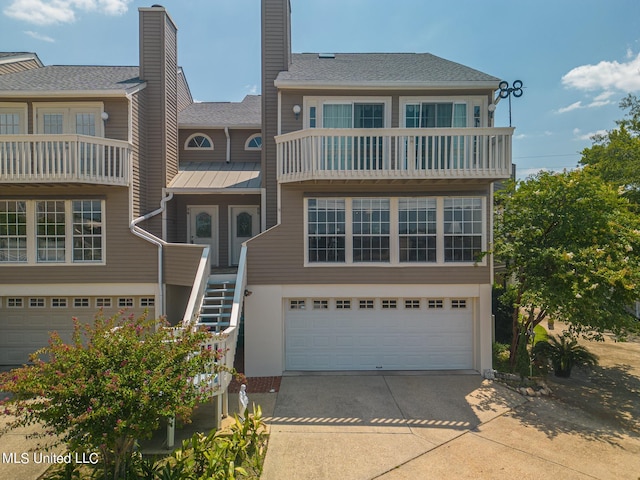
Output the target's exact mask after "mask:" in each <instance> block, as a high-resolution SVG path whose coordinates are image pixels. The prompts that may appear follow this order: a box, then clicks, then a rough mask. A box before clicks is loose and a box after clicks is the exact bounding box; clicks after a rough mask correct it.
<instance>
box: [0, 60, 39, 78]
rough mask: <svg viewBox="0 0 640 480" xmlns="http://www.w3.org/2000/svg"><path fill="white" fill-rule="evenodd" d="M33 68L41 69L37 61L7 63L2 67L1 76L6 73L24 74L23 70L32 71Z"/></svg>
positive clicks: (0, 68) (0, 69) (0, 67)
mask: <svg viewBox="0 0 640 480" xmlns="http://www.w3.org/2000/svg"><path fill="white" fill-rule="evenodd" d="M33 68H39V65H38V62H36V61H35V60H25V61H22V62H13V63H5V64H2V65H0V75H4V74H5V73H14V72H22V71H23V70H31V69H33Z"/></svg>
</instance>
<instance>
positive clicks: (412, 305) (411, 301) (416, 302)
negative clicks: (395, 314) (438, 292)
mask: <svg viewBox="0 0 640 480" xmlns="http://www.w3.org/2000/svg"><path fill="white" fill-rule="evenodd" d="M404 308H406V309H407V310H411V309H416V308H420V299H419V298H407V299H405V301H404Z"/></svg>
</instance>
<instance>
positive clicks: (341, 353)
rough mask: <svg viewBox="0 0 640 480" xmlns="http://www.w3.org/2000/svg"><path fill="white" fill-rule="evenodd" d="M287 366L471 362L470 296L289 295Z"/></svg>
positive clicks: (452, 366) (407, 366) (442, 366)
mask: <svg viewBox="0 0 640 480" xmlns="http://www.w3.org/2000/svg"><path fill="white" fill-rule="evenodd" d="M285 309H286V320H285V356H286V369H287V370H289V371H335V370H464V369H471V368H472V367H473V308H472V300H471V299H459V298H458V299H448V298H444V299H426V298H421V299H381V298H373V299H361V298H360V299H358V298H349V299H345V298H342V299H312V298H304V299H300V298H298V299H286V300H285Z"/></svg>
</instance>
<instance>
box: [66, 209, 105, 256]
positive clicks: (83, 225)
mask: <svg viewBox="0 0 640 480" xmlns="http://www.w3.org/2000/svg"><path fill="white" fill-rule="evenodd" d="M72 209H73V210H72V214H73V261H74V262H101V261H102V202H101V201H100V200H74V201H73V202H72Z"/></svg>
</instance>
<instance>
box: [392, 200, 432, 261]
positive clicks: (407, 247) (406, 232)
mask: <svg viewBox="0 0 640 480" xmlns="http://www.w3.org/2000/svg"><path fill="white" fill-rule="evenodd" d="M436 217H437V206H436V199H435V198H422V197H420V198H401V199H400V200H399V201H398V223H399V225H398V233H399V249H400V262H435V261H436V233H437V232H436V229H437V221H436Z"/></svg>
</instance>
